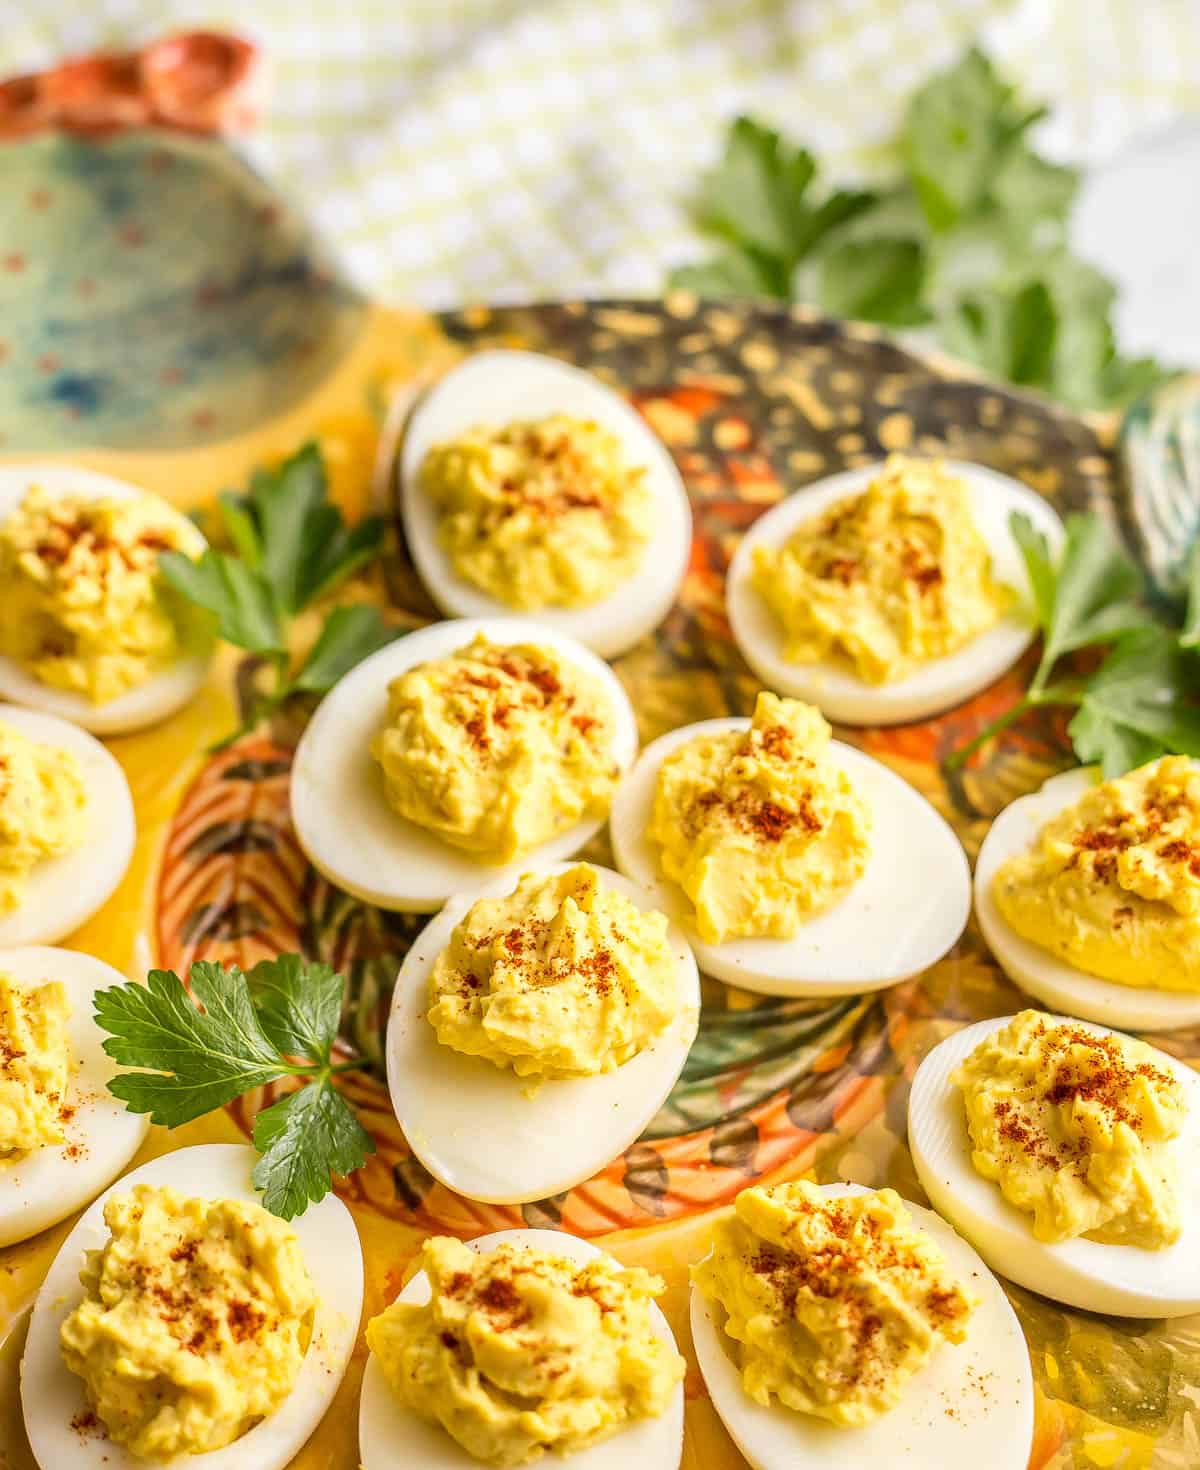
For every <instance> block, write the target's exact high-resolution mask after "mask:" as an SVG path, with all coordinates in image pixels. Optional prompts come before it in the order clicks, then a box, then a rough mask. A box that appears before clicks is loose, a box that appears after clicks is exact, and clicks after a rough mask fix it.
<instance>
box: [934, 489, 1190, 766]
mask: <svg viewBox="0 0 1200 1470" xmlns="http://www.w3.org/2000/svg"><path fill="white" fill-rule="evenodd" d="M1009 524H1010V525H1011V527H1012V531H1013V536H1014V538H1015V539H1016V542H1017V545H1018V546H1019V547H1020V549H1021V555H1022V557H1023V558H1024V561H1025V567H1026V570H1027V572H1028V574H1029V585H1030V587H1031V589H1032V591H1033V600H1034V606H1035V608H1036V611H1037V619H1038V625H1039V627H1040V629H1041V633H1042V656H1041V659H1040V660H1039V662H1038V666H1037V669H1036V671H1035V673H1034V676H1033V679H1032V681H1031V682H1030V685H1029V688H1028V690H1027V691H1026V693H1025V694H1024V696H1023V697H1022V698H1021V699H1019V700H1018V701H1017V702H1016V704H1014V705H1013V706H1012V707H1011V708H1010V709H1008V710H1006V711H1005V712H1004V714H1002V715H1001V716H1000V717H999V718H998V719H996V720H994V721H993V722H992V723H991V724H990V725H988V726H987V727H986V728H985V729H984V730H981V731H980V733H979V734H978V735H976V736H975V737H974V739H973V740H971V741H969V742H968V743H967V744H966V745H964V746H962V747H961V748H960V749H959V750H956V751H955V752H954V753H953V754H952V755H950V756H949V757H948V759H947V761H946V766H947V768H948V769H949V770H956V769H959V768H960V767H961V766H963V765H964V764H965V762H966V761H967V760H968V758H969V757H970V756H971V755H972V754H974V752H975V751H976V750H978V749H979V748H980V746H982V745H984V744H986V742H987V741H989V740H991V739H992V738H993V736H995V735H997V734H998V733H999V732H1000V731H1001V730H1003V729H1005V728H1007V727H1008V726H1009V725H1012V724H1014V723H1015V722H1016V721H1017V720H1019V719H1020V718H1021V717H1022V716H1023V715H1024V714H1025V713H1026V711H1028V710H1031V709H1037V708H1040V707H1043V706H1047V705H1058V706H1065V707H1068V708H1070V707H1073V708H1074V710H1075V714H1074V717H1073V718H1072V720H1071V723H1070V725H1069V726H1068V733H1069V735H1070V737H1071V742H1072V744H1073V745H1074V747H1075V754H1076V755H1077V756H1078V757H1079V759H1080V761H1081V762H1083V763H1084V764H1085V765H1087V764H1091V763H1092V762H1098V763H1099V764H1100V766H1101V768H1102V769H1103V772H1104V775H1105V776H1106V777H1113V776H1121V775H1124V774H1125V772H1126V771H1129V770H1132V769H1133V768H1134V767H1136V766H1140V765H1144V764H1145V763H1146V762H1147V761H1151V760H1155V759H1157V757H1158V756H1160V755H1167V754H1177V755H1193V756H1200V707H1198V706H1197V705H1196V704H1195V702H1194V695H1195V692H1196V690H1197V688H1198V687H1200V681H1198V676H1200V668H1198V666H1197V664H1198V661H1197V660H1196V658H1195V656H1194V655H1193V654H1192V653H1191V652H1190V646H1191V645H1192V644H1194V642H1195V641H1196V635H1197V631H1198V630H1200V546H1198V547H1197V550H1196V552H1195V553H1194V554H1193V559H1192V577H1191V588H1192V596H1191V599H1190V602H1189V606H1188V609H1187V611H1186V613H1185V618H1184V631H1183V633H1182V634H1180V632H1179V631H1178V630H1177V629H1176V628H1175V627H1173V626H1172V625H1171V624H1170V623H1169V622H1167V621H1166V620H1165V619H1163V618H1159V617H1156V616H1155V615H1154V614H1152V613H1151V612H1150V611H1149V610H1148V609H1147V608H1146V606H1145V605H1144V604H1143V602H1142V600H1141V597H1142V578H1141V575H1140V573H1139V572H1138V569H1137V567H1136V566H1135V565H1134V564H1133V562H1132V561H1131V560H1130V558H1129V557H1128V556H1127V555H1126V553H1125V552H1124V551H1123V550H1122V549H1121V547H1120V546H1119V545H1118V544H1117V542H1116V540H1115V538H1114V537H1113V535H1112V533H1111V532H1110V531H1109V529H1108V527H1107V526H1106V525H1105V523H1104V522H1103V521H1102V520H1100V518H1099V517H1098V516H1095V515H1072V516H1068V517H1067V522H1066V529H1067V535H1066V542H1065V544H1064V546H1063V551H1062V555H1061V557H1060V558H1059V560H1058V562H1057V564H1055V562H1054V560H1053V559H1052V557H1051V554H1050V548H1049V545H1048V543H1047V541H1046V538H1045V537H1044V536H1043V535H1042V533H1041V532H1040V531H1038V530H1036V529H1035V528H1034V526H1033V523H1032V522H1031V521H1030V520H1029V518H1028V517H1027V516H1024V515H1019V514H1018V515H1014V516H1012V517H1011V518H1010V522H1009ZM1098 647H1105V648H1107V650H1108V651H1107V653H1106V655H1105V657H1104V659H1103V661H1102V662H1101V663H1100V665H1099V667H1098V668H1096V670H1095V671H1094V672H1093V673H1091V674H1081V673H1078V672H1075V671H1074V670H1071V669H1068V670H1067V671H1066V672H1063V671H1062V661H1063V659H1064V658H1065V657H1066V656H1067V655H1068V654H1072V653H1076V652H1078V651H1080V650H1082V649H1093V648H1098Z"/></svg>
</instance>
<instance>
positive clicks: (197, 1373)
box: [60, 1184, 317, 1461]
mask: <svg viewBox="0 0 1200 1470" xmlns="http://www.w3.org/2000/svg"><path fill="white" fill-rule="evenodd" d="M104 1223H105V1225H106V1226H107V1227H108V1231H109V1239H108V1241H107V1242H106V1243H105V1245H104V1246H103V1247H102V1248H101V1249H100V1250H94V1251H89V1252H88V1253H87V1258H86V1262H85V1265H84V1269H83V1272H82V1274H81V1278H80V1279H81V1281H82V1283H83V1287H84V1296H83V1300H82V1301H81V1302H80V1304H79V1306H78V1307H76V1308H75V1310H74V1311H73V1312H72V1313H71V1314H70V1316H68V1317H67V1318H66V1320H65V1321H64V1322H63V1324H62V1328H61V1334H60V1335H61V1343H62V1354H63V1361H64V1362H65V1363H66V1366H67V1367H68V1369H70V1371H71V1372H72V1373H76V1374H78V1375H79V1377H80V1378H81V1379H82V1380H83V1385H84V1389H85V1391H86V1394H87V1400H88V1405H89V1409H90V1410H91V1411H92V1412H94V1414H95V1415H96V1417H97V1418H98V1419H99V1420H100V1422H101V1423H102V1424H103V1426H104V1430H105V1432H106V1433H107V1435H108V1437H109V1439H111V1440H113V1441H114V1442H115V1443H117V1444H121V1445H125V1446H126V1447H127V1448H128V1449H129V1450H130V1451H131V1452H132V1453H133V1454H135V1455H140V1456H143V1457H145V1458H147V1459H153V1460H156V1461H158V1460H166V1459H171V1458H172V1457H174V1456H176V1455H196V1454H204V1453H206V1452H208V1451H210V1450H217V1449H220V1448H222V1447H223V1446H224V1445H227V1444H231V1443H232V1442H233V1441H234V1440H236V1439H238V1438H240V1437H241V1435H243V1434H244V1433H245V1432H246V1431H247V1430H248V1429H251V1428H252V1427H253V1426H254V1425H255V1424H256V1423H258V1421H259V1420H260V1419H263V1418H265V1417H266V1416H267V1415H269V1414H271V1413H272V1412H273V1411H274V1410H275V1409H277V1408H278V1407H279V1405H280V1404H282V1403H283V1401H284V1399H286V1398H287V1396H288V1394H289V1393H291V1391H292V1388H293V1386H294V1385H295V1382H296V1378H297V1375H298V1374H299V1372H300V1366H301V1364H302V1362H303V1360H304V1355H305V1352H306V1351H307V1348H308V1344H309V1338H310V1336H311V1333H312V1320H313V1312H314V1310H315V1308H316V1304H317V1303H316V1293H315V1291H314V1288H313V1284H312V1281H311V1279H310V1277H309V1274H308V1270H307V1268H306V1267H305V1264H304V1259H303V1256H302V1255H301V1253H300V1245H299V1241H298V1240H297V1238H296V1234H295V1231H294V1230H293V1229H292V1227H291V1226H290V1225H288V1224H287V1223H286V1222H285V1221H283V1220H280V1219H278V1218H277V1217H276V1216H274V1215H270V1214H268V1213H267V1211H266V1210H264V1209H263V1208H262V1206H261V1205H258V1204H255V1203H252V1202H250V1201H245V1200H206V1199H189V1198H186V1197H185V1196H183V1195H181V1194H179V1193H178V1192H177V1191H176V1190H174V1189H171V1188H168V1187H165V1186H164V1187H155V1186H152V1185H148V1184H139V1185H136V1186H135V1187H134V1188H133V1189H132V1190H131V1191H130V1193H128V1194H124V1195H116V1196H114V1197H113V1198H111V1199H110V1200H109V1201H108V1203H107V1204H106V1205H105V1207H104Z"/></svg>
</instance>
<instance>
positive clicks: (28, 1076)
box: [0, 946, 150, 1246]
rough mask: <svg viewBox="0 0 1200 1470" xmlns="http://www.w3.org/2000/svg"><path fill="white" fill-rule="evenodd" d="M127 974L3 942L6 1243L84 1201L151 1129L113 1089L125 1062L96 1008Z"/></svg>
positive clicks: (0, 1135)
mask: <svg viewBox="0 0 1200 1470" xmlns="http://www.w3.org/2000/svg"><path fill="white" fill-rule="evenodd" d="M124 980H125V977H124V976H123V975H122V974H120V973H119V972H118V971H116V970H114V969H113V968H112V966H111V965H106V964H104V963H103V961H101V960H97V959H93V958H92V956H91V955H86V954H78V953H77V952H76V951H75V950H72V949H51V948H48V947H43V946H30V947H28V948H24V949H7V950H0V1246H6V1245H12V1244H13V1243H14V1242H15V1241H18V1240H27V1239H28V1238H29V1237H30V1236H31V1235H36V1234H37V1233H38V1232H39V1231H41V1230H45V1229H47V1228H48V1227H49V1226H51V1225H54V1224H56V1223H57V1222H58V1221H59V1220H62V1219H65V1218H66V1216H67V1215H69V1214H71V1212H72V1211H73V1210H77V1209H79V1207H80V1206H81V1205H84V1204H86V1203H87V1202H88V1200H90V1199H92V1198H93V1197H94V1196H95V1195H97V1194H98V1193H99V1192H100V1190H102V1189H103V1188H104V1187H105V1185H106V1184H108V1183H109V1182H110V1181H111V1180H112V1179H113V1178H114V1177H115V1176H116V1175H117V1174H119V1173H120V1172H121V1170H122V1169H123V1168H124V1167H125V1165H126V1164H128V1162H129V1160H130V1159H131V1158H132V1157H133V1155H134V1154H135V1153H136V1152H137V1150H138V1148H139V1147H140V1146H141V1143H142V1140H143V1139H144V1138H145V1136H146V1132H147V1129H148V1128H149V1126H150V1125H149V1122H148V1120H147V1119H146V1118H144V1117H139V1116H138V1115H136V1114H134V1113H129V1112H126V1110H125V1104H124V1103H122V1102H118V1101H117V1099H116V1098H115V1097H113V1095H112V1094H111V1093H110V1092H109V1091H108V1083H109V1081H110V1080H111V1079H112V1078H113V1077H114V1076H115V1075H116V1073H117V1072H118V1071H119V1068H118V1067H117V1065H116V1063H115V1062H113V1061H112V1060H111V1058H109V1057H108V1056H106V1055H105V1052H104V1033H103V1032H102V1031H101V1030H100V1028H99V1027H98V1026H97V1025H96V1022H95V1020H94V1018H93V1014H92V1010H93V1001H94V998H95V994H96V991H97V990H103V989H105V988H107V987H108V986H110V985H120V984H123V983H124Z"/></svg>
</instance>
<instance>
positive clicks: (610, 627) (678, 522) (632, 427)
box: [397, 348, 692, 658]
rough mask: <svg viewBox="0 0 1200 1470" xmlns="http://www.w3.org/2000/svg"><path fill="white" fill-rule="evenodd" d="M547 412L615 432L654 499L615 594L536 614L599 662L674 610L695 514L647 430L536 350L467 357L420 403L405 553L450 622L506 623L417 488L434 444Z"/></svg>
mask: <svg viewBox="0 0 1200 1470" xmlns="http://www.w3.org/2000/svg"><path fill="white" fill-rule="evenodd" d="M551 413H570V414H574V415H576V416H581V415H582V416H586V417H587V418H589V419H593V420H595V421H596V422H598V423H601V424H603V425H604V427H605V428H607V429H609V430H610V431H611V432H613V433H615V434H616V435H617V436H618V437H619V439H620V441H621V446H622V449H623V450H624V453H625V457H626V460H627V461H628V463H629V464H630V465H631V466H633V467H641V468H643V469H645V471H646V485H647V486H648V488H649V489H650V491H651V493H652V495H653V497H654V509H655V517H656V524H655V528H654V534H653V536H652V538H651V540H650V541H649V542H648V543H647V545H646V547H645V549H644V551H643V553H642V557H641V560H640V561H639V563H638V565H637V567H636V569H635V570H634V571H633V572H632V573H631V575H630V576H629V577H627V578H626V579H625V581H623V582H622V583H621V585H620V586H619V587H617V588H616V589H615V591H613V592H611V593H609V595H608V596H607V597H605V598H602V599H601V600H600V601H598V602H594V603H591V604H590V605H589V606H587V607H544V608H538V609H537V610H536V611H535V612H533V614H532V615H533V616H535V617H536V618H537V619H538V621H539V622H541V623H544V624H545V625H546V626H547V627H549V628H556V629H557V630H558V631H559V632H561V633H567V634H569V635H570V636H571V637H573V638H578V639H579V641H580V642H581V643H583V644H585V645H586V646H587V647H588V648H590V649H592V651H593V652H595V653H598V654H599V655H600V656H601V657H602V658H615V657H616V656H617V655H618V654H620V653H624V652H625V651H626V650H627V649H628V648H630V647H632V646H633V644H635V643H637V642H638V640H639V639H641V638H642V637H644V636H645V635H646V634H647V633H649V632H650V631H651V630H652V629H653V628H655V627H657V626H658V624H659V623H661V622H662V620H663V618H665V617H666V615H667V613H668V611H669V610H670V608H671V606H672V604H673V603H674V601H675V598H676V595H677V594H678V591H679V586H680V583H681V582H682V581H683V577H684V573H685V572H686V571H687V565H688V559H689V557H690V555H691V546H692V510H691V503H690V502H689V500H688V495H687V490H686V489H685V488H684V484H683V479H682V477H681V476H680V473H679V471H678V469H677V468H676V467H675V461H674V460H673V459H672V458H671V455H670V453H669V452H668V450H667V449H666V446H665V445H664V444H663V443H662V441H661V440H660V439H659V438H658V436H657V435H656V434H655V433H654V431H653V429H651V428H650V426H649V424H647V423H646V421H645V420H644V419H643V418H642V417H641V415H640V414H639V413H638V412H637V410H636V409H635V408H633V407H632V405H630V404H628V403H626V402H625V400H624V399H623V398H621V397H620V395H619V394H617V393H615V392H614V391H613V390H612V389H611V388H609V387H608V386H607V385H606V384H604V383H602V382H600V380H599V379H598V378H595V377H593V376H592V375H591V374H590V373H587V372H584V371H583V369H582V368H577V367H574V366H572V365H571V364H570V363H565V362H560V361H559V360H558V359H557V358H553V357H546V356H544V355H542V354H540V353H536V352H520V351H515V350H510V349H506V348H499V349H494V350H490V351H486V352H478V353H475V354H474V355H473V356H471V357H468V358H467V359H466V360H465V361H464V362H462V363H460V364H459V365H458V366H457V367H454V368H451V369H450V371H449V372H448V373H446V374H445V376H444V377H442V378H440V379H439V380H438V382H437V383H435V384H434V385H433V386H432V387H431V388H429V389H428V390H427V391H426V392H425V393H424V394H423V395H422V396H421V398H420V399H418V401H417V403H416V405H415V406H414V408H413V410H412V413H411V414H410V415H409V419H408V423H407V425H406V426H405V430H404V440H403V444H402V447H401V452H400V458H399V461H398V466H397V473H398V476H399V481H400V515H401V519H402V521H403V523H404V531H405V536H406V539H407V542H408V549H409V552H410V553H411V555H412V558H413V562H414V564H415V566H416V568H417V572H418V573H419V575H420V577H421V581H422V582H423V583H424V585H425V587H426V590H427V591H428V592H429V595H430V596H431V597H432V598H433V600H434V602H435V603H436V604H437V605H438V607H439V608H440V609H441V611H442V612H443V613H445V614H446V615H447V616H448V617H503V616H510V617H511V616H512V615H513V609H512V608H511V607H510V606H509V605H508V604H506V603H504V602H501V601H500V600H499V599H498V598H495V597H492V596H490V595H489V594H488V593H486V592H484V591H483V590H482V589H481V588H479V587H476V586H475V585H474V584H473V583H471V582H467V581H465V580H464V579H463V578H462V577H460V576H459V575H458V573H457V572H456V571H455V570H454V568H453V566H452V565H451V562H450V558H449V557H448V555H447V554H446V551H445V549H444V548H443V546H442V544H441V539H440V537H439V535H438V515H437V512H436V509H435V507H434V506H433V504H432V503H431V502H430V500H429V499H428V497H427V496H426V495H425V494H424V492H423V491H422V490H421V486H420V468H421V464H422V462H423V460H424V458H425V455H426V453H427V452H428V451H429V449H430V448H431V447H432V446H433V445H434V444H436V443H439V442H442V441H444V440H446V439H450V438H454V437H456V436H458V435H461V434H464V433H466V432H467V431H468V430H470V429H472V428H475V427H476V426H477V425H478V424H480V423H487V422H490V423H496V424H503V423H508V422H512V421H513V420H514V419H521V418H537V417H542V416H545V415H548V414H551Z"/></svg>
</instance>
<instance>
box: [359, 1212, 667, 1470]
mask: <svg viewBox="0 0 1200 1470" xmlns="http://www.w3.org/2000/svg"><path fill="white" fill-rule="evenodd" d="M472 1253H474V1258H473V1254H472ZM419 1264H420V1265H421V1267H422V1269H420V1270H418V1272H417V1274H416V1275H415V1276H413V1278H412V1280H411V1281H409V1282H408V1284H407V1285H406V1286H405V1288H404V1290H403V1291H402V1292H401V1293H400V1295H399V1297H398V1298H397V1299H396V1301H395V1302H393V1303H392V1305H391V1306H390V1307H388V1308H387V1309H386V1310H385V1311H384V1312H383V1313H381V1314H380V1315H379V1316H378V1317H375V1318H374V1319H373V1320H372V1321H371V1322H369V1323H368V1324H367V1346H368V1347H369V1348H370V1349H371V1352H370V1356H369V1357H368V1359H367V1367H366V1372H365V1373H364V1375H363V1387H362V1401H361V1404H360V1407H359V1420H358V1441H359V1454H360V1456H361V1458H362V1464H363V1470H387V1467H389V1466H392V1465H399V1464H404V1465H412V1466H414V1467H415V1466H418V1465H419V1466H420V1467H421V1470H471V1467H473V1466H478V1465H479V1464H480V1463H486V1464H490V1465H500V1466H505V1465H519V1464H524V1463H527V1462H529V1461H531V1460H534V1459H536V1458H538V1456H539V1453H540V1452H539V1445H540V1446H544V1447H545V1448H547V1449H550V1450H551V1451H556V1452H557V1454H556V1455H555V1463H558V1461H559V1457H561V1459H562V1461H563V1463H565V1464H568V1465H570V1467H571V1470H627V1467H629V1466H635V1465H636V1466H639V1467H641V1466H654V1467H656V1470H676V1467H677V1466H678V1465H679V1462H680V1458H681V1456H682V1453H683V1374H684V1361H683V1359H682V1358H681V1357H680V1355H679V1353H678V1352H677V1351H676V1348H675V1339H674V1337H673V1336H672V1333H671V1329H670V1327H669V1326H668V1325H667V1321H666V1318H665V1317H664V1316H663V1315H662V1312H661V1311H660V1310H659V1308H658V1307H657V1306H656V1305H655V1302H654V1300H653V1299H654V1297H655V1296H656V1295H658V1293H659V1292H661V1291H662V1282H661V1281H659V1280H658V1279H657V1278H655V1277H653V1276H651V1275H649V1274H648V1273H647V1272H645V1271H643V1270H641V1269H639V1268H633V1269H630V1270H626V1269H623V1268H622V1267H621V1266H620V1265H619V1264H618V1263H617V1262H615V1261H614V1260H613V1259H612V1258H611V1257H610V1256H607V1255H605V1254H604V1253H603V1252H602V1251H600V1250H598V1249H597V1248H596V1247H595V1246H594V1245H592V1244H591V1243H590V1242H588V1241H586V1240H580V1239H578V1238H577V1237H576V1236H573V1235H567V1234H565V1233H563V1232H560V1231H557V1230H502V1231H499V1232H498V1233H496V1234H494V1235H485V1236H481V1237H479V1238H478V1239H477V1240H473V1241H469V1242H467V1243H466V1244H463V1243H462V1242H460V1241H458V1240H452V1239H448V1238H446V1237H435V1238H434V1239H432V1240H429V1241H427V1242H426V1243H425V1246H424V1249H423V1251H422V1253H421V1256H420V1257H419ZM451 1436H453V1438H452V1437H451Z"/></svg>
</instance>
